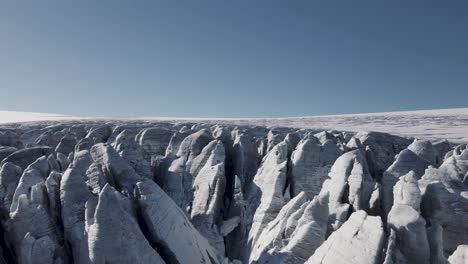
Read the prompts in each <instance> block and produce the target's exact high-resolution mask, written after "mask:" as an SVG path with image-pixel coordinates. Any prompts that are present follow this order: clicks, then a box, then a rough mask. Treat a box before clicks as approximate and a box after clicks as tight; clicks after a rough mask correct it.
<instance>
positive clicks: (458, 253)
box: [448, 245, 468, 264]
mask: <svg viewBox="0 0 468 264" xmlns="http://www.w3.org/2000/svg"><path fill="white" fill-rule="evenodd" d="M448 261H449V263H450V264H466V263H467V262H468V245H459V246H458V247H457V249H456V250H455V252H453V254H452V255H451V256H450V257H449V259H448Z"/></svg>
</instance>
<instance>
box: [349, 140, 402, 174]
mask: <svg viewBox="0 0 468 264" xmlns="http://www.w3.org/2000/svg"><path fill="white" fill-rule="evenodd" d="M355 137H356V138H357V139H359V140H360V141H361V143H362V144H363V145H364V146H366V147H368V152H370V153H372V156H373V157H372V160H373V164H372V166H371V168H372V169H373V171H372V174H375V177H376V178H380V176H382V174H383V172H384V171H385V170H386V169H387V168H388V167H389V166H390V165H391V164H392V162H393V160H394V157H395V155H396V154H398V153H399V152H400V151H402V150H403V149H404V148H406V147H407V146H408V145H409V144H410V143H411V140H409V139H406V138H403V137H399V136H394V135H390V134H386V133H380V132H358V133H357V134H356V135H355Z"/></svg>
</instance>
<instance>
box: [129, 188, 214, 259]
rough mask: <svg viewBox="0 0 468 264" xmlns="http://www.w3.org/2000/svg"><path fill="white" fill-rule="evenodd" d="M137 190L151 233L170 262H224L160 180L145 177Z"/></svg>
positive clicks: (160, 250)
mask: <svg viewBox="0 0 468 264" xmlns="http://www.w3.org/2000/svg"><path fill="white" fill-rule="evenodd" d="M137 190H138V204H139V206H140V208H141V209H140V210H141V214H142V217H143V220H144V222H145V224H146V226H147V228H148V231H149V235H150V237H151V239H152V242H153V243H155V244H156V245H157V246H158V251H159V252H162V254H163V255H164V256H165V259H167V260H169V262H170V263H220V261H219V260H218V259H219V257H218V253H217V252H216V250H215V249H214V248H213V247H212V246H211V245H210V244H209V242H208V240H206V239H205V238H204V237H203V236H202V235H201V234H200V233H199V232H198V231H197V230H196V229H195V227H194V226H193V225H192V223H191V222H190V219H189V218H188V217H187V215H186V214H185V213H184V212H183V211H182V209H181V208H179V206H177V204H176V203H175V202H174V201H173V200H172V199H171V198H170V197H169V196H168V195H167V194H166V193H165V192H164V191H163V190H162V189H161V188H160V187H159V186H158V185H157V184H156V183H154V182H153V181H151V180H146V179H144V180H143V181H142V182H138V183H137ZM171 260H172V261H171Z"/></svg>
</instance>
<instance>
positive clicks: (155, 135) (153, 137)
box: [136, 127, 174, 161]
mask: <svg viewBox="0 0 468 264" xmlns="http://www.w3.org/2000/svg"><path fill="white" fill-rule="evenodd" d="M173 134H174V133H173V132H172V131H171V130H169V129H168V128H165V127H151V128H146V129H143V130H142V131H141V132H140V133H139V134H138V135H137V138H136V140H137V142H138V144H140V145H141V147H142V148H143V150H144V153H145V155H146V158H147V160H149V161H151V160H152V159H154V158H156V157H157V156H164V155H165V154H166V148H167V146H168V145H169V141H170V140H171V137H172V135H173Z"/></svg>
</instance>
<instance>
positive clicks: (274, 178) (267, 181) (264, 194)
mask: <svg viewBox="0 0 468 264" xmlns="http://www.w3.org/2000/svg"><path fill="white" fill-rule="evenodd" d="M288 148H289V146H288V144H287V143H286V142H285V141H282V142H281V143H279V144H277V145H276V146H274V147H273V148H272V149H271V150H270V151H269V152H268V154H267V156H266V157H265V158H264V160H263V162H262V165H261V167H260V169H259V170H258V172H257V174H256V175H255V177H254V184H255V187H254V188H255V189H253V190H252V192H251V194H250V197H249V200H248V201H249V204H248V206H249V207H250V212H252V211H255V213H254V214H253V219H252V224H251V228H250V232H249V238H248V243H249V244H250V245H255V244H256V242H257V240H258V237H259V236H260V234H261V232H262V230H263V229H264V228H265V226H266V225H267V224H268V223H269V222H270V221H272V220H273V219H275V217H276V215H277V214H278V213H279V211H280V210H281V208H282V207H283V205H284V204H286V202H287V201H286V198H285V194H284V191H285V189H286V179H287V163H288ZM257 205H258V206H257ZM254 208H256V210H253V209H254Z"/></svg>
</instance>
